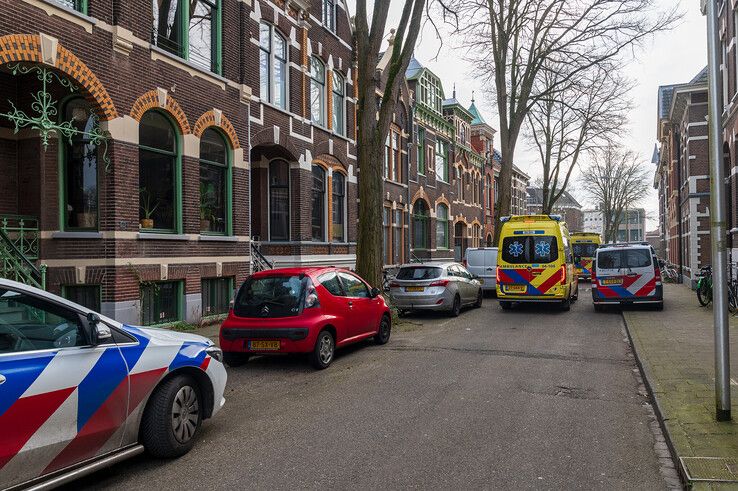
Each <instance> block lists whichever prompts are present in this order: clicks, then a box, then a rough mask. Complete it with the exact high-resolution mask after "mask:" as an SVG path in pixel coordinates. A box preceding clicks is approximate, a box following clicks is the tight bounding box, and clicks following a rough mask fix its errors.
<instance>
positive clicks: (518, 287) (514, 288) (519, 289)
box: [505, 285, 528, 293]
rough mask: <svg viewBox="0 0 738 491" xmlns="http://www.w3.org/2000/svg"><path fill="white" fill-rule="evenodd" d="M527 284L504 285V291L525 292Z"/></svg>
mask: <svg viewBox="0 0 738 491" xmlns="http://www.w3.org/2000/svg"><path fill="white" fill-rule="evenodd" d="M527 289H528V287H527V285H505V293H525V292H526V290H527Z"/></svg>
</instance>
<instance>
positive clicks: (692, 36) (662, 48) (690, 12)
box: [348, 0, 707, 230]
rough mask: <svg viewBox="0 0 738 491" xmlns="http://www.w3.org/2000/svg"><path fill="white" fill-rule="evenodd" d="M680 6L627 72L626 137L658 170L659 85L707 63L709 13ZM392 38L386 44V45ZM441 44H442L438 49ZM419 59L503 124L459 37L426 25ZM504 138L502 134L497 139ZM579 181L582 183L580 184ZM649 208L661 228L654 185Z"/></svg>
mask: <svg viewBox="0 0 738 491" xmlns="http://www.w3.org/2000/svg"><path fill="white" fill-rule="evenodd" d="M348 3H349V9H351V15H353V14H354V8H355V2H354V0H348ZM656 3H657V4H658V5H659V7H660V8H663V9H668V8H671V7H672V6H673V5H674V1H673V0H656ZM680 7H681V9H682V11H683V12H684V13H685V16H684V19H683V20H682V21H681V23H680V24H679V25H678V26H677V27H676V28H675V29H674V30H672V31H670V32H667V33H663V34H660V35H657V36H656V37H655V38H653V39H651V40H649V41H647V42H646V44H645V45H644V47H643V49H642V50H641V51H640V52H638V53H636V57H637V58H636V59H631V60H630V61H629V62H628V63H627V65H626V67H624V70H625V72H626V73H627V74H628V76H630V77H632V78H633V79H634V80H635V81H636V82H637V85H636V87H635V88H634V90H633V92H632V94H631V97H632V99H633V102H634V107H635V109H634V110H633V112H632V114H631V117H630V126H629V128H628V130H627V131H626V132H625V135H626V136H625V138H624V139H623V143H624V144H625V145H626V146H628V147H630V148H632V149H633V150H635V151H636V152H638V153H639V154H640V155H642V157H643V162H644V165H646V166H648V167H649V169H651V170H655V167H654V166H653V165H652V164H651V163H650V161H651V155H652V153H653V148H654V144H655V143H656V104H657V92H658V87H659V85H668V84H674V83H683V82H688V81H689V80H690V79H691V78H692V77H694V76H695V75H696V74H697V73H698V72H699V71H700V70H701V69H702V68H703V67H704V66H705V65H706V64H707V47H706V46H707V38H706V27H705V17H703V16H702V15H701V13H700V10H699V2H698V1H697V0H682V1H681V2H680ZM401 8H402V2H401V1H399V0H392V8H391V11H390V18H389V21H388V26H387V27H388V29H389V28H390V27H392V25H395V24H396V23H397V22H398V21H399V17H400V12H401ZM385 47H386V44H385V45H384V46H383V47H382V49H383V50H384V49H385ZM439 47H440V49H441V51H440V53H439V52H438V50H439ZM415 56H416V58H418V60H419V61H420V62H421V63H422V64H423V65H425V66H426V67H428V68H429V69H430V70H431V71H433V72H434V73H435V74H436V75H438V76H439V77H440V78H441V82H442V83H443V87H444V91H445V95H446V97H451V93H452V91H453V86H454V83H455V84H456V98H457V99H459V101H460V102H461V103H462V104H464V105H468V104H469V103H470V102H471V98H472V91H474V93H475V100H476V104H477V106H478V107H479V109H480V111H482V114H483V116H484V118H485V119H486V121H487V123H489V124H490V125H491V126H493V127H494V128H497V127H498V126H499V123H498V119H497V113H496V110H495V104H494V103H493V102H492V101H491V100H490V99H489V97H488V95H487V94H488V91H487V90H486V89H485V87H483V86H482V85H481V84H480V82H479V81H478V79H477V77H476V76H475V74H474V71H473V70H472V67H471V66H470V65H469V64H467V63H465V62H464V61H463V60H462V59H461V58H462V54H461V53H460V52H458V51H457V50H455V49H454V43H453V39H451V40H445V41H444V43H443V44H442V45H441V43H440V42H439V41H438V39H437V38H436V34H435V32H434V31H433V29H432V28H431V27H430V26H426V28H425V29H424V32H423V33H422V35H421V36H420V39H419V41H418V45H417V47H416V49H415ZM495 144H496V145H497V144H499V139H497V138H496V139H495ZM526 147H527V144H526V142H525V141H524V140H523V139H522V138H521V139H520V140H519V142H518V147H517V149H516V155H515V164H516V165H517V166H519V167H520V168H522V169H523V170H525V171H526V172H528V173H529V174H530V175H531V176H532V177H535V176H538V175H540V174H541V171H540V163H539V162H537V161H536V155H535V153H533V152H531V151H530V150H528V149H527V148H526ZM577 187H579V186H577ZM572 191H573V193H574V195H575V196H576V197H577V198H578V199H580V201H581V202H582V204H583V205H584V206H585V207H588V206H590V205H591V204H590V203H586V202H585V200H584V198H583V196H582V193H581V190H580V189H576V188H575V189H573V190H572ZM643 206H644V207H645V208H646V210H647V211H648V213H649V222H648V228H649V230H650V229H653V228H656V225H657V220H658V216H657V215H658V205H657V198H656V190H652V192H651V196H650V198H649V199H648V200H647V201H646V202H644V203H643Z"/></svg>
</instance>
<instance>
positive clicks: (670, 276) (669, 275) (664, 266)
mask: <svg viewBox="0 0 738 491" xmlns="http://www.w3.org/2000/svg"><path fill="white" fill-rule="evenodd" d="M659 268H660V269H661V278H662V279H663V281H665V282H667V283H676V282H677V281H678V280H679V273H677V270H676V269H675V268H674V266H673V265H671V264H669V263H668V262H666V261H664V260H663V259H659Z"/></svg>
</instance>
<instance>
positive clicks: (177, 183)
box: [138, 109, 183, 234]
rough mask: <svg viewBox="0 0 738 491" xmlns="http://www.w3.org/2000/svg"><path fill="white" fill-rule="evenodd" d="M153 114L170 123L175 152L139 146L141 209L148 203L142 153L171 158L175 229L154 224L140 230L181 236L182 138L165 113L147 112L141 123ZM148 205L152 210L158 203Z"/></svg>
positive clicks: (153, 110)
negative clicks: (143, 179) (142, 178)
mask: <svg viewBox="0 0 738 491" xmlns="http://www.w3.org/2000/svg"><path fill="white" fill-rule="evenodd" d="M152 112H153V113H156V114H157V115H160V116H162V117H163V118H164V119H166V121H167V122H168V124H169V126H170V129H171V131H172V135H173V140H174V142H173V145H172V148H173V150H167V149H164V148H156V147H151V146H148V145H144V144H141V143H139V145H138V149H139V162H138V165H139V207H140V208H142V207H145V206H146V201H145V199H146V198H145V196H144V190H145V189H146V188H145V187H142V186H141V164H142V162H141V152H142V151H144V152H149V153H152V154H156V155H160V156H164V157H169V158H171V159H172V163H173V166H174V169H173V171H172V172H173V176H172V177H173V179H174V183H173V185H174V190H173V191H174V196H173V202H172V208H173V213H174V219H173V222H174V227H173V228H160V227H157V226H156V223H154V226H153V228H141V229H140V230H141V232H144V233H147V232H150V233H176V234H181V233H182V229H183V227H182V137H181V135H180V134H179V132H178V131H177V127H176V125H175V124H174V122H173V121H172V118H171V116H170V115H169V114H167V113H165V112H163V111H158V110H156V109H152V110H150V111H147V112H146V113H144V115H143V116H142V117H141V121H143V120H144V118H146V116H147V114H149V113H152ZM140 140H141V132H140V129H139V141H140ZM148 205H149V208H152V207H154V206H155V205H156V203H151V202H149V203H148ZM142 211H143V210H142ZM139 218H140V214H139Z"/></svg>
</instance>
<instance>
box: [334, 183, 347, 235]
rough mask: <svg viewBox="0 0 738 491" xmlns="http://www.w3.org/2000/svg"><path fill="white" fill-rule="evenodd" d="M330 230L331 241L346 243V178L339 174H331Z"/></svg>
mask: <svg viewBox="0 0 738 491" xmlns="http://www.w3.org/2000/svg"><path fill="white" fill-rule="evenodd" d="M331 199H332V215H333V218H332V221H333V225H332V229H333V240H334V241H336V242H345V241H346V177H345V176H344V175H343V174H341V173H340V172H334V173H333V184H332V196H331Z"/></svg>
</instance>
